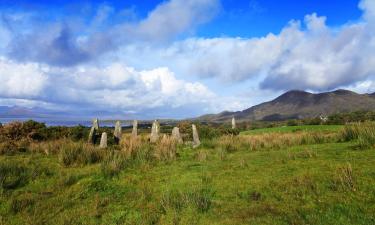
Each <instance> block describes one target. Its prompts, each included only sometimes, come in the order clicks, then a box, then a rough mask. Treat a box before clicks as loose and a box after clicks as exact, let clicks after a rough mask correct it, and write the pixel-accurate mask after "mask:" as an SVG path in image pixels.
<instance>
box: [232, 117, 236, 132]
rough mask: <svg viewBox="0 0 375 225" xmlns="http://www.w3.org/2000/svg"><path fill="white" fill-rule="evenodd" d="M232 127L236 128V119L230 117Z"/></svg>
mask: <svg viewBox="0 0 375 225" xmlns="http://www.w3.org/2000/svg"><path fill="white" fill-rule="evenodd" d="M232 129H236V119H235V118H234V117H233V118H232Z"/></svg>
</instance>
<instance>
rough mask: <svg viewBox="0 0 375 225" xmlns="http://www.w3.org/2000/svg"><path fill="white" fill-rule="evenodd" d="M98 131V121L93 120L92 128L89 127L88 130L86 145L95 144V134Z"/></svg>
mask: <svg viewBox="0 0 375 225" xmlns="http://www.w3.org/2000/svg"><path fill="white" fill-rule="evenodd" d="M98 130H99V120H98V119H94V120H93V121H92V127H91V129H90V134H89V139H88V143H92V144H95V141H96V133H97V131H98Z"/></svg>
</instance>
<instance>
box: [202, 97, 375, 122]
mask: <svg viewBox="0 0 375 225" xmlns="http://www.w3.org/2000/svg"><path fill="white" fill-rule="evenodd" d="M360 110H366V111H370V110H375V93H372V94H358V93H355V92H352V91H348V90H336V91H332V92H324V93H318V94H313V93H309V92H306V91H297V90H293V91H288V92H286V93H284V94H282V95H281V96H279V97H277V98H276V99H274V100H272V101H269V102H265V103H262V104H259V105H256V106H253V107H251V108H248V109H245V110H243V111H238V112H228V111H225V112H222V113H219V114H209V115H204V116H201V117H199V118H197V119H198V120H201V121H210V122H223V121H228V120H230V119H231V118H232V117H235V118H236V119H237V120H266V121H277V120H286V119H302V118H311V117H317V116H320V115H323V116H327V115H331V114H335V113H344V112H353V111H360Z"/></svg>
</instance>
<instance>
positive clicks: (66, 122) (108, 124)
mask: <svg viewBox="0 0 375 225" xmlns="http://www.w3.org/2000/svg"><path fill="white" fill-rule="evenodd" d="M31 119H32V120H34V121H37V122H41V123H45V124H46V125H47V126H66V127H73V126H78V125H82V126H86V127H90V126H91V125H92V121H91V120H80V119H76V120H69V119H68V120H66V119H50V118H31ZM27 120H30V118H0V123H2V124H6V123H9V122H13V121H27ZM99 125H100V126H102V127H114V126H115V122H114V121H113V122H112V121H99ZM122 126H130V124H128V123H124V122H122Z"/></svg>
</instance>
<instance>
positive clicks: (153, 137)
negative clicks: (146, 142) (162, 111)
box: [150, 120, 160, 143]
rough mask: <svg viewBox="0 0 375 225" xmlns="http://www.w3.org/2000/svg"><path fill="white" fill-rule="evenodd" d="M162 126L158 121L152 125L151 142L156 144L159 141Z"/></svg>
mask: <svg viewBox="0 0 375 225" xmlns="http://www.w3.org/2000/svg"><path fill="white" fill-rule="evenodd" d="M159 134H160V125H159V122H158V121H157V120H155V121H154V122H153V123H152V127H151V136H150V141H151V142H153V143H154V142H156V141H157V140H158V139H159Z"/></svg>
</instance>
